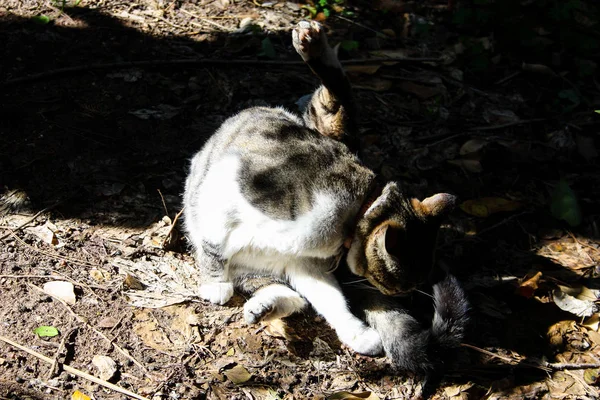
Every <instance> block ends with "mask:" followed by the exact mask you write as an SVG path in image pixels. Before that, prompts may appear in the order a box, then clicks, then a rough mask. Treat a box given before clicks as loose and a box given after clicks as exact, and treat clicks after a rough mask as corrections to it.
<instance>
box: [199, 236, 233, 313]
mask: <svg viewBox="0 0 600 400" xmlns="http://www.w3.org/2000/svg"><path fill="white" fill-rule="evenodd" d="M218 254H219V253H218V252H217V251H214V250H212V249H211V246H210V245H209V244H207V243H203V245H202V246H199V247H198V248H197V249H196V268H198V269H199V270H200V276H201V280H202V283H201V284H200V287H199V288H198V295H199V296H200V297H201V298H203V299H204V300H208V301H210V302H211V303H214V304H220V305H223V304H225V303H227V302H228V301H229V299H231V297H232V296H233V282H232V281H231V279H230V278H229V265H228V263H227V261H226V260H223V259H221V258H220V257H219V255H218Z"/></svg>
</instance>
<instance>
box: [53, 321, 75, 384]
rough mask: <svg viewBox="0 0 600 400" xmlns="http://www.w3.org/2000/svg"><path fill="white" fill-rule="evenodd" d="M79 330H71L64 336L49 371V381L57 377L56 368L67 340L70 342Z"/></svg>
mask: <svg viewBox="0 0 600 400" xmlns="http://www.w3.org/2000/svg"><path fill="white" fill-rule="evenodd" d="M77 329H79V328H78V327H74V328H71V329H69V331H68V332H67V333H66V334H65V335H63V338H62V340H61V341H60V345H59V346H58V350H56V353H55V354H54V359H53V360H52V365H51V366H50V370H49V371H48V379H52V378H54V376H55V375H56V367H57V366H58V364H59V362H58V357H60V353H61V352H62V351H63V349H65V348H66V343H67V340H69V338H70V337H71V335H72V334H73V332H75V331H76V330H77Z"/></svg>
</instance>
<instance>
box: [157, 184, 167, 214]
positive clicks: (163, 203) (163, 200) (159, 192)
mask: <svg viewBox="0 0 600 400" xmlns="http://www.w3.org/2000/svg"><path fill="white" fill-rule="evenodd" d="M156 190H157V191H158V194H159V195H160V200H161V201H162V205H163V208H164V209H165V215H166V216H167V217H168V216H169V210H168V209H167V203H165V198H164V197H163V194H162V192H161V191H160V189H156Z"/></svg>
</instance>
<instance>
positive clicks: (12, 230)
mask: <svg viewBox="0 0 600 400" xmlns="http://www.w3.org/2000/svg"><path fill="white" fill-rule="evenodd" d="M60 203H62V201H59V202H56V203H54V204H52V205H51V206H48V207H46V208H44V209H43V210H40V211H38V212H36V213H35V214H34V215H33V217H31V218H29V219H28V220H27V221H25V222H23V223H22V224H21V225H19V226H17V227H16V228H15V229H11V228H9V227H1V228H2V229H7V230H8V231H9V232H8V233H7V234H6V235H4V236H2V237H0V241H1V240H4V239H6V238H7V237H9V236H10V235H11V234H14V233H15V232H18V231H20V230H21V229H23V227H24V226H26V225H29V224H30V223H31V222H33V221H34V220H35V219H36V218H37V217H39V216H40V215H42V214H43V213H45V212H47V211H50V210H52V209H53V208H54V207H56V206H58V205H59V204H60Z"/></svg>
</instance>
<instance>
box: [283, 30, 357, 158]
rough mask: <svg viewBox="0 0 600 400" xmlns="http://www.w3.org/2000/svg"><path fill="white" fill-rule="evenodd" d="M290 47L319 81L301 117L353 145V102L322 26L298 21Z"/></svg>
mask: <svg viewBox="0 0 600 400" xmlns="http://www.w3.org/2000/svg"><path fill="white" fill-rule="evenodd" d="M292 41H293V44H294V48H295V49H296V51H297V52H298V54H300V56H301V57H302V59H303V60H304V62H305V63H306V64H307V65H308V66H309V67H310V69H311V70H312V71H313V72H314V74H315V75H316V76H317V77H318V78H319V79H320V80H321V83H322V85H321V86H320V87H319V88H318V89H317V90H316V91H315V92H314V94H313V96H312V97H311V99H310V101H309V102H308V105H307V107H306V110H305V112H304V121H305V123H306V124H307V125H308V126H309V127H310V128H313V129H315V130H317V131H318V132H320V133H321V134H322V135H324V136H329V137H331V138H333V139H335V140H339V141H342V142H344V143H345V144H346V145H348V147H350V148H351V149H352V150H356V148H357V140H356V122H355V106H354V99H353V96H352V88H351V86H350V82H349V81H348V78H347V77H346V74H345V73H344V69H343V68H342V64H340V61H339V60H338V56H337V51H336V50H335V49H332V48H331V47H330V46H329V43H328V42H327V35H326V34H325V27H323V26H322V25H321V24H319V23H318V22H316V21H311V22H308V21H301V22H299V23H298V25H297V26H296V28H294V30H293V31H292Z"/></svg>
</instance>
